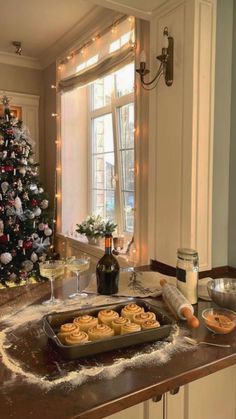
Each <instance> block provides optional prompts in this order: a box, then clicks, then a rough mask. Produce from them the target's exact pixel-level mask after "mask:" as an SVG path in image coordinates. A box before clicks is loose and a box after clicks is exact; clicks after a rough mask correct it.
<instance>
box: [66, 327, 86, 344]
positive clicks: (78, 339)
mask: <svg viewBox="0 0 236 419" xmlns="http://www.w3.org/2000/svg"><path fill="white" fill-rule="evenodd" d="M86 342H88V334H87V333H86V332H80V331H79V330H78V331H76V332H73V333H71V334H70V335H69V336H66V337H65V344H66V345H80V344H82V343H86Z"/></svg>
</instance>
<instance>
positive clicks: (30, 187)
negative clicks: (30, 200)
mask: <svg viewBox="0 0 236 419" xmlns="http://www.w3.org/2000/svg"><path fill="white" fill-rule="evenodd" d="M29 189H30V191H32V192H34V191H37V190H38V187H37V185H36V183H31V184H30V185H29Z"/></svg>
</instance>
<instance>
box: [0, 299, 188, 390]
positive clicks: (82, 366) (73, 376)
mask: <svg viewBox="0 0 236 419" xmlns="http://www.w3.org/2000/svg"><path fill="white" fill-rule="evenodd" d="M111 302H112V303H114V299H113V300H112V299H111V298H110V297H107V298H104V299H102V300H101V297H97V296H96V297H90V298H89V304H91V305H94V306H96V305H101V304H108V303H111ZM116 302H118V300H117V299H116ZM66 309H68V310H71V309H73V307H72V305H69V306H68V305H67V307H66ZM66 309H65V306H64V307H63V308H62V309H61V311H66ZM57 311H59V310H58V309H57ZM47 312H48V309H47V308H46V307H44V306H42V305H37V306H29V307H26V308H24V309H22V310H21V311H19V312H17V313H15V314H12V315H11V316H8V317H6V318H4V319H2V321H4V328H3V329H2V331H1V332H0V356H1V358H2V363H3V364H4V366H5V367H6V368H7V369H8V370H9V371H10V372H11V373H12V375H13V376H15V377H17V376H20V377H21V378H23V379H25V380H26V381H27V382H29V383H31V384H36V385H39V386H41V387H43V388H44V389H46V390H50V389H52V388H54V387H55V386H58V385H60V384H70V385H72V386H78V385H80V384H82V383H84V382H85V381H87V380H88V379H91V377H93V378H94V377H99V378H113V377H116V376H117V375H119V374H120V373H121V372H122V371H123V370H124V369H126V368H130V367H138V366H141V365H145V364H149V365H150V364H153V365H161V364H164V363H166V362H167V361H168V360H169V359H170V358H171V356H172V355H173V354H174V353H176V352H180V351H186V350H191V349H193V347H192V346H190V345H189V344H188V343H187V342H186V341H185V340H184V334H185V335H186V331H183V330H182V329H180V328H179V327H178V326H177V325H175V326H173V330H172V333H171V335H170V336H169V338H168V339H167V340H165V341H158V342H155V343H154V344H148V345H146V346H145V349H144V350H143V351H142V352H141V350H140V349H139V350H138V349H135V351H134V349H133V350H132V351H131V352H132V355H131V356H130V354H129V356H128V357H127V358H126V357H124V356H120V357H119V351H118V352H117V355H116V356H117V357H116V358H115V359H114V360H113V362H112V361H111V362H110V364H107V361H106V362H105V363H103V362H102V361H100V362H99V361H96V362H95V363H94V362H92V361H91V363H90V364H89V362H90V361H89V360H87V361H86V362H84V363H82V362H81V363H80V362H79V361H76V362H75V363H73V362H72V370H70V368H71V363H70V362H69V363H67V364H66V363H65V362H64V361H63V363H62V362H61V365H60V360H59V361H58V362H57V361H52V363H53V364H55V366H56V372H57V374H55V373H53V374H51V376H50V372H49V373H48V371H46V373H45V371H44V373H42V374H40V373H38V372H37V373H35V372H33V371H32V368H30V367H29V365H27V356H29V355H24V357H23V358H24V360H23V359H21V360H18V359H16V357H15V356H14V354H13V355H12V353H10V352H12V351H13V353H14V349H15V348H17V346H18V345H21V347H22V348H24V342H23V339H21V338H18V337H17V330H18V329H19V328H20V327H24V328H25V330H31V329H33V328H34V330H35V331H36V332H35V335H34V337H35V340H36V341H37V338H38V339H39V337H40V335H41V336H42V335H43V331H42V324H41V319H42V316H43V315H45V314H47ZM12 338H13V342H12ZM26 346H28V345H27V342H26ZM22 350H23V349H22ZM144 351H145V352H144ZM22 353H23V352H22ZM35 353H36V356H35V357H36V364H37V363H40V359H39V360H37V356H38V357H39V358H40V356H41V354H40V351H38V354H40V355H37V352H35ZM125 354H127V351H123V352H122V355H125ZM21 358H22V357H21ZM99 359H100V358H99V357H98V360H99ZM93 361H94V360H93ZM68 365H70V368H67V367H68ZM50 366H51V365H50ZM29 369H30V370H29ZM49 376H50V379H49ZM52 377H53V378H52ZM5 385H6V383H5Z"/></svg>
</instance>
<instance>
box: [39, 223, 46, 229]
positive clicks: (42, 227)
mask: <svg viewBox="0 0 236 419" xmlns="http://www.w3.org/2000/svg"><path fill="white" fill-rule="evenodd" d="M38 229H39V230H40V231H43V230H44V229H45V224H44V223H39V225H38Z"/></svg>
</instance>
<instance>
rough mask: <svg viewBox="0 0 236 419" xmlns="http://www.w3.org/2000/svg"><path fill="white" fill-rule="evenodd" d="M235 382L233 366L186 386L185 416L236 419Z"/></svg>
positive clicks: (194, 418)
mask: <svg viewBox="0 0 236 419" xmlns="http://www.w3.org/2000/svg"><path fill="white" fill-rule="evenodd" d="M235 383H236V367H235V366H233V367H229V368H226V369H223V370H221V371H218V372H216V373H214V374H211V375H208V376H207V377H204V378H201V379H200V380H197V381H194V382H192V383H190V384H188V385H187V386H185V401H186V403H185V409H186V412H185V416H184V418H185V419H235V398H236V385H235ZM168 419H169V418H168ZM179 419H182V418H179Z"/></svg>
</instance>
